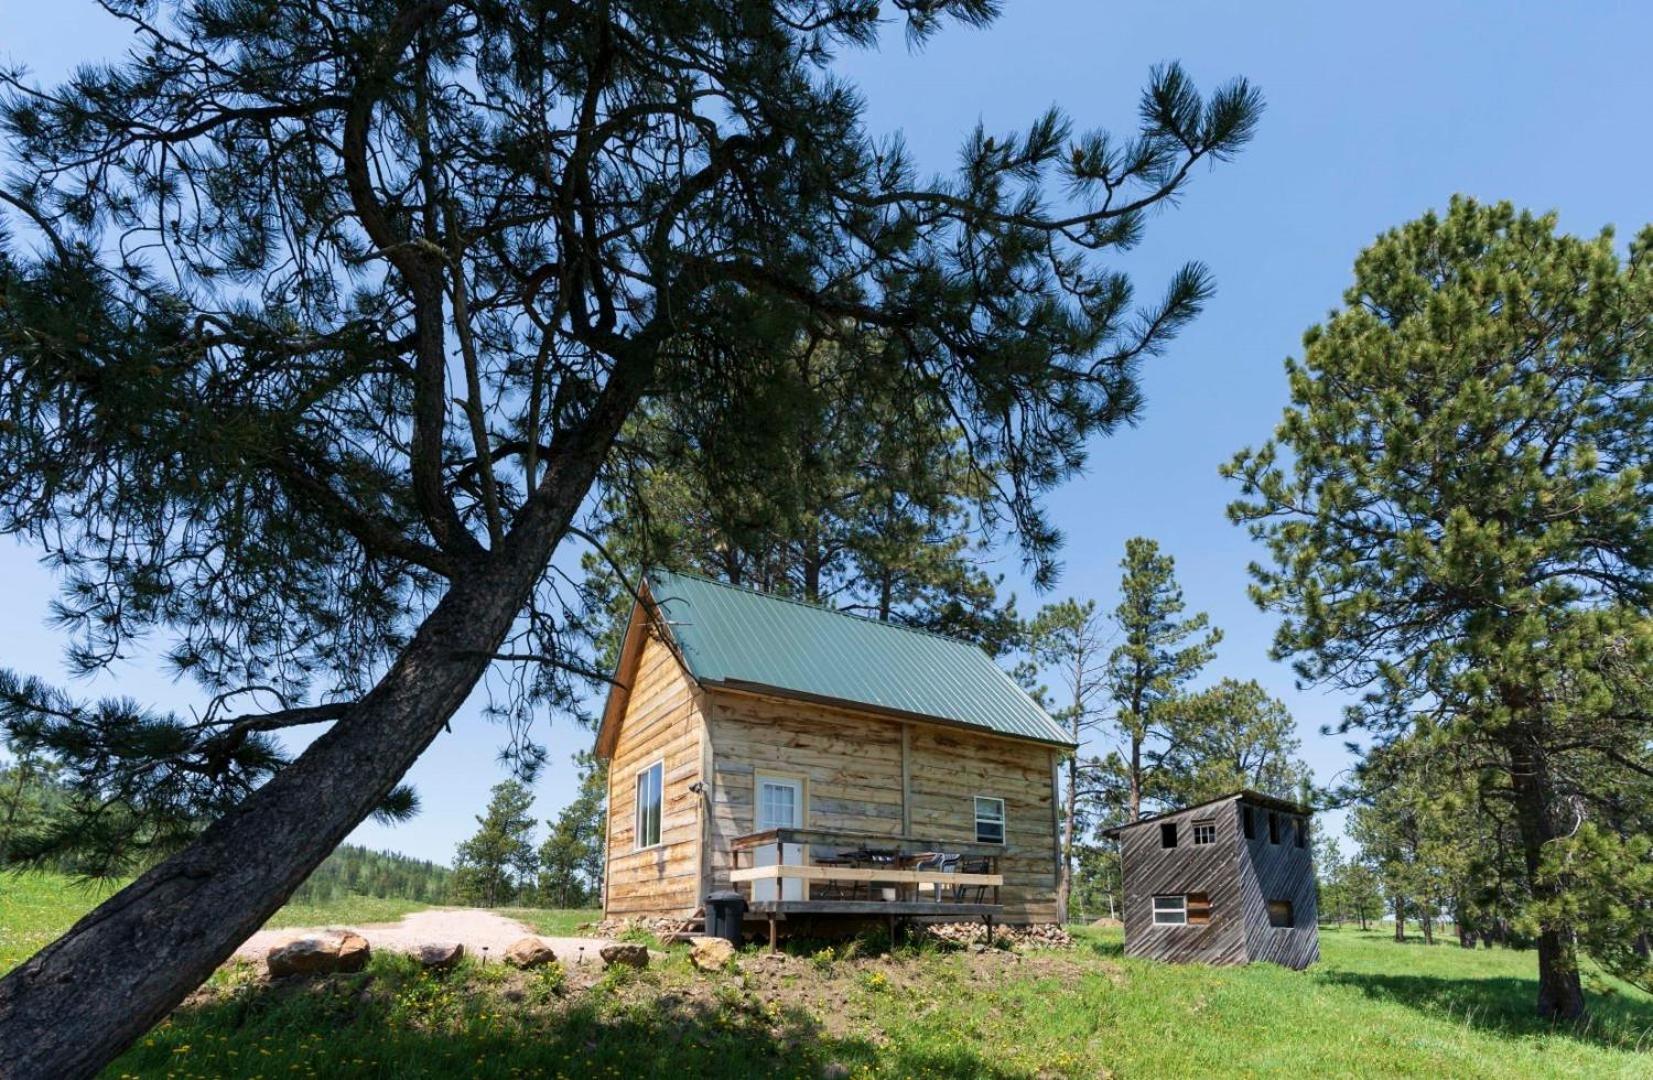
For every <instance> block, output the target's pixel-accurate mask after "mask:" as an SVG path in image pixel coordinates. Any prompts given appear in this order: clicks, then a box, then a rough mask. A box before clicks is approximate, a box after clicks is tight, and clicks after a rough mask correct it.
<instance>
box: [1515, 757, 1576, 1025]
mask: <svg viewBox="0 0 1653 1080" xmlns="http://www.w3.org/2000/svg"><path fill="white" fill-rule="evenodd" d="M1506 747H1507V749H1508V751H1509V754H1510V780H1511V785H1512V787H1513V789H1514V793H1515V821H1516V826H1517V828H1518V829H1519V831H1520V834H1521V854H1522V859H1523V861H1524V862H1525V864H1526V870H1527V881H1528V883H1529V884H1530V886H1531V888H1532V897H1533V900H1534V901H1535V902H1537V903H1539V904H1547V903H1549V902H1551V901H1554V900H1556V899H1557V898H1558V893H1559V886H1558V885H1557V884H1556V883H1554V882H1550V881H1545V880H1544V879H1543V878H1542V876H1541V874H1540V872H1539V871H1540V867H1541V866H1542V865H1543V857H1544V845H1545V844H1547V843H1549V842H1550V841H1551V840H1553V839H1555V829H1554V824H1553V821H1552V819H1551V815H1550V804H1551V799H1552V795H1551V790H1550V786H1551V782H1550V777H1549V771H1548V766H1547V762H1546V761H1545V759H1544V754H1543V752H1542V750H1541V749H1540V746H1539V743H1538V740H1537V739H1536V738H1535V737H1534V736H1533V735H1532V734H1531V733H1530V732H1529V731H1528V730H1527V729H1526V728H1525V727H1520V726H1518V727H1516V728H1514V729H1512V730H1511V732H1510V735H1509V739H1508V742H1507V743H1506ZM1537 1007H1538V1015H1539V1016H1541V1017H1544V1018H1545V1019H1551V1020H1576V1019H1578V1018H1579V1017H1582V1016H1583V1015H1584V1011H1585V1008H1584V985H1583V983H1582V981H1581V980H1580V978H1579V973H1578V956H1577V951H1576V949H1575V948H1574V945H1573V935H1572V930H1571V928H1570V927H1567V926H1565V925H1562V924H1560V923H1557V922H1555V921H1554V920H1551V919H1545V920H1543V921H1541V922H1540V923H1539V933H1538V1003H1537Z"/></svg>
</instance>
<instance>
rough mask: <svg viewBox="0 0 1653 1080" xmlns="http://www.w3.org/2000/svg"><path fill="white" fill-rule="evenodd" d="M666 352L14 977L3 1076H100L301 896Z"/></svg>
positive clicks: (518, 580) (592, 471)
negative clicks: (386, 660) (382, 639)
mask: <svg viewBox="0 0 1653 1080" xmlns="http://www.w3.org/2000/svg"><path fill="white" fill-rule="evenodd" d="M652 364H653V359H652V356H635V355H634V356H632V357H630V358H629V362H628V360H621V361H620V362H619V363H617V364H616V367H615V370H614V372H613V373H612V374H611V376H610V380H609V384H608V386H607V387H605V389H604V394H603V397H602V398H601V399H600V400H599V402H598V403H597V405H596V406H595V407H594V409H593V411H592V413H591V415H590V416H589V417H588V418H587V419H586V421H585V423H584V424H583V425H582V426H581V427H580V428H577V429H573V430H571V431H569V432H568V433H567V441H566V442H564V443H563V449H564V451H565V452H564V453H562V454H561V455H560V456H559V457H558V458H556V459H553V461H552V462H551V463H550V468H548V469H547V471H546V473H545V476H544V478H543V479H542V481H541V485H540V488H539V490H538V491H537V492H536V493H535V496H534V498H533V499H531V500H530V501H529V503H528V505H527V506H526V507H525V508H524V510H523V512H522V513H521V515H520V516H519V519H518V521H517V523H516V525H515V527H514V528H513V529H512V531H511V533H510V534H509V535H508V536H506V537H505V539H504V540H503V541H502V542H501V544H500V545H499V547H498V548H497V549H496V550H494V551H491V552H488V553H486V554H484V555H482V556H479V557H477V558H474V559H471V560H468V561H466V562H465V563H464V564H463V566H462V568H461V570H460V572H458V573H457V574H456V575H455V578H454V580H453V582H452V584H451V585H450V586H449V589H448V591H447V593H446V594H445V595H444V596H443V597H442V599H441V600H440V601H439V602H438V603H437V605H436V607H435V608H434V609H433V610H432V612H431V614H430V616H429V617H428V618H426V620H425V621H424V623H423V624H422V625H421V626H420V627H419V629H418V631H417V632H416V633H415V634H414V636H413V639H412V641H411V642H409V644H408V646H407V648H406V649H405V650H403V652H402V654H401V655H400V656H399V657H398V658H397V660H396V662H395V664H394V665H392V667H391V669H390V670H389V672H387V673H386V675H385V676H384V678H383V679H381V680H380V681H379V684H378V685H377V686H375V687H374V688H373V690H372V691H371V692H370V693H369V694H368V695H367V696H366V697H365V698H363V699H362V701H361V703H360V704H359V705H357V706H356V707H355V708H354V709H352V710H351V711H350V713H349V714H348V715H347V716H345V717H344V718H343V719H341V720H339V721H338V722H337V723H335V724H334V726H333V727H332V728H331V729H329V730H328V731H327V732H326V733H325V734H323V735H322V736H321V737H320V738H318V739H317V740H316V741H315V742H314V743H312V744H311V745H310V747H309V748H308V749H306V750H305V752H304V753H303V754H302V755H300V756H299V758H298V759H297V760H296V761H294V762H293V763H292V764H291V765H289V766H287V767H286V768H284V769H283V770H281V772H279V773H277V774H276V775H275V776H274V777H273V778H272V779H271V780H270V781H269V782H268V783H266V784H265V785H264V786H263V787H261V788H260V789H259V790H257V791H256V792H254V793H253V794H252V795H250V796H248V798H247V799H246V800H245V801H244V802H243V803H242V804H241V805H240V806H238V807H236V808H235V810H233V811H231V812H230V813H229V814H227V815H225V816H224V817H223V818H221V819H219V820H218V821H217V822H215V823H213V825H212V826H210V827H209V828H208V829H207V830H206V831H205V832H204V833H202V834H201V836H200V837H199V838H197V839H196V840H195V841H194V842H192V843H191V844H190V845H189V846H188V847H186V848H185V849H184V850H182V851H180V852H178V853H177V854H176V855H173V856H172V857H171V858H169V859H167V860H166V861H164V862H162V863H160V864H159V865H157V866H155V867H154V868H153V869H151V870H149V871H148V872H147V873H145V874H143V875H142V876H141V877H139V878H138V879H137V880H136V881H134V882H133V883H132V884H131V885H128V886H127V887H126V888H124V889H122V890H121V891H120V892H118V893H116V894H115V895H114V896H112V897H110V898H109V899H108V900H106V901H105V902H104V903H102V904H100V905H99V906H98V907H97V908H96V909H95V910H93V911H92V912H91V913H90V914H88V915H86V916H85V917H84V918H82V919H81V920H80V921H79V922H77V923H76V924H75V925H74V926H73V927H71V928H70V929H69V931H68V932H67V933H66V934H64V935H63V936H62V937H60V938H58V939H57V940H56V941H54V942H52V943H51V944H50V945H47V946H46V947H45V948H44V949H42V950H40V952H38V953H36V954H35V955H34V956H33V957H31V958H30V959H29V960H27V961H25V962H24V963H23V964H22V965H21V966H19V967H18V968H17V969H15V970H14V971H12V972H11V973H10V974H9V975H7V976H6V977H5V978H4V979H0V1050H3V1052H0V1076H3V1077H5V1078H6V1080H67V1078H74V1077H86V1076H91V1075H93V1074H94V1073H96V1072H97V1071H98V1070H99V1069H100V1068H102V1067H103V1066H104V1065H105V1064H107V1063H108V1062H109V1061H111V1060H113V1059H114V1058H115V1056H116V1055H118V1054H119V1053H120V1052H121V1051H122V1050H124V1049H125V1048H126V1047H128V1046H129V1045H131V1043H132V1042H133V1041H134V1040H135V1039H137V1038H138V1037H139V1036H141V1035H142V1034H143V1033H144V1032H145V1031H148V1030H149V1028H151V1027H152V1026H154V1025H155V1024H156V1023H158V1022H159V1021H160V1020H161V1019H162V1018H164V1017H165V1016H166V1015H167V1013H169V1012H170V1011H171V1010H172V1009H173V1008H174V1007H175V1006H176V1005H177V1004H178V1003H179V1002H180V1001H182V1000H183V998H184V996H185V995H186V994H188V993H189V992H190V991H191V990H193V989H195V988H196V987H197V986H199V985H200V984H201V983H202V982H203V981H205V980H206V978H207V976H209V975H211V974H212V972H213V970H214V969H216V968H217V967H218V965H219V964H221V963H223V962H224V961H225V960H226V959H227V958H228V957H229V956H230V954H231V953H232V952H234V951H235V949H236V947H237V946H238V945H240V944H241V943H242V942H243V941H245V940H246V939H247V938H248V937H249V936H251V934H252V933H253V932H254V931H256V930H257V929H258V928H259V927H260V926H262V925H263V924H264V922H265V921H266V920H268V919H269V917H270V916H271V915H273V914H274V913H275V912H276V910H277V909H278V908H280V907H281V905H282V904H283V903H285V902H286V900H287V898H288V896H290V895H291V894H292V892H293V890H294V889H296V888H297V887H298V886H299V885H300V884H301V883H302V882H303V881H304V879H305V878H306V877H308V876H309V874H310V872H311V871H312V870H314V869H315V868H316V866H317V865H319V864H320V863H321V861H322V860H323V859H324V858H326V857H327V855H328V853H329V852H331V851H332V850H333V849H334V848H335V847H337V846H338V844H339V843H340V841H342V840H343V839H344V838H345V837H346V836H347V835H348V834H349V833H350V830H351V829H353V828H355V827H356V825H357V824H359V823H360V822H361V821H362V820H363V819H364V818H366V817H367V815H368V814H370V813H371V812H372V811H373V809H374V808H375V807H377V806H378V805H379V804H380V803H381V802H382V801H383V799H384V797H385V796H386V795H387V794H388V793H389V792H390V790H391V788H393V787H395V786H396V784H397V783H398V782H399V781H400V780H401V779H402V777H403V775H404V774H406V772H407V770H408V769H409V768H410V767H411V766H412V765H413V763H414V761H416V760H417V759H418V757H419V755H420V754H421V753H422V752H423V751H424V750H425V748H426V747H427V746H429V745H430V743H431V742H432V741H433V740H434V739H435V738H436V736H437V735H438V734H439V733H440V732H441V731H442V730H443V728H444V727H445V726H446V725H447V723H448V721H449V719H451V718H452V716H453V714H454V713H455V712H456V711H457V710H458V709H459V707H460V705H462V704H463V703H464V701H465V699H466V698H467V697H468V696H469V695H470V692H471V690H472V688H473V687H475V685H476V684H477V682H478V681H479V680H480V679H481V677H482V675H483V673H484V672H485V671H486V670H487V668H488V665H489V664H490V663H491V660H490V657H491V656H492V654H494V653H496V652H498V650H499V647H500V644H501V642H503V641H504V639H505V636H506V634H507V633H508V632H509V631H510V629H511V626H512V624H513V623H514V622H515V620H516V618H517V615H518V614H519V613H520V612H521V611H522V609H523V607H524V605H525V604H526V603H527V600H528V597H529V596H530V594H531V593H532V591H533V589H534V587H535V585H536V583H537V582H538V580H539V578H540V576H541V575H542V574H543V573H544V571H545V567H546V565H547V563H548V562H549V561H550V557H551V554H552V552H553V551H554V550H555V549H556V546H557V544H558V543H559V542H560V541H561V540H562V537H563V536H564V534H565V533H566V531H567V528H568V526H569V524H570V522H571V521H572V519H573V516H574V514H575V512H576V511H577V510H578V508H579V505H580V503H581V501H582V500H583V499H584V498H585V495H586V493H587V492H588V491H589V490H590V486H591V482H592V480H593V478H594V477H595V475H596V472H597V468H598V466H599V465H600V464H601V461H602V459H603V457H604V456H605V455H606V454H607V451H608V448H609V446H610V445H611V443H612V441H613V438H614V435H615V433H617V432H618V430H619V428H620V424H621V423H622V422H623V421H624V419H625V417H626V416H627V415H629V413H630V412H631V411H632V409H633V408H634V407H635V405H636V403H637V401H638V400H639V398H640V397H641V395H642V390H643V386H644V384H645V382H646V380H647V378H648V377H649V374H650V372H651V371H652Z"/></svg>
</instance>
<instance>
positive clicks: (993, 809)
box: [976, 795, 1004, 844]
mask: <svg viewBox="0 0 1653 1080" xmlns="http://www.w3.org/2000/svg"><path fill="white" fill-rule="evenodd" d="M976 843H978V844H1002V843H1004V800H1003V799H989V798H985V797H983V796H981V795H977V796H976Z"/></svg>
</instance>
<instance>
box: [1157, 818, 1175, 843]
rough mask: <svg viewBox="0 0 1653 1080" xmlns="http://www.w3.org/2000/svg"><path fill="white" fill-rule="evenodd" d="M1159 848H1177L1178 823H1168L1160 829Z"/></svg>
mask: <svg viewBox="0 0 1653 1080" xmlns="http://www.w3.org/2000/svg"><path fill="white" fill-rule="evenodd" d="M1159 846H1160V847H1176V846H1177V823H1176V822H1174V821H1167V822H1166V823H1165V824H1163V825H1161V826H1160V827H1159Z"/></svg>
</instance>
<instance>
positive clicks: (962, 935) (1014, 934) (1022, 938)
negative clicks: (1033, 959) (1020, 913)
mask: <svg viewBox="0 0 1653 1080" xmlns="http://www.w3.org/2000/svg"><path fill="white" fill-rule="evenodd" d="M924 932H925V933H926V934H928V935H929V936H930V937H932V938H935V939H936V940H938V941H945V942H950V943H952V944H954V945H976V944H985V943H986V942H987V927H986V926H985V925H984V924H982V923H979V922H959V923H931V924H929V925H928V926H926V927H924ZM993 940H994V942H996V943H997V942H1003V943H1005V944H1008V945H1014V946H1019V947H1022V948H1032V949H1065V948H1068V947H1069V946H1070V945H1072V944H1073V938H1072V937H1071V936H1070V935H1069V934H1068V932H1067V931H1066V930H1064V929H1062V928H1061V927H1060V926H1058V925H1056V924H1055V923H1038V924H1036V925H1033V926H995V927H994V928H993Z"/></svg>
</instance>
